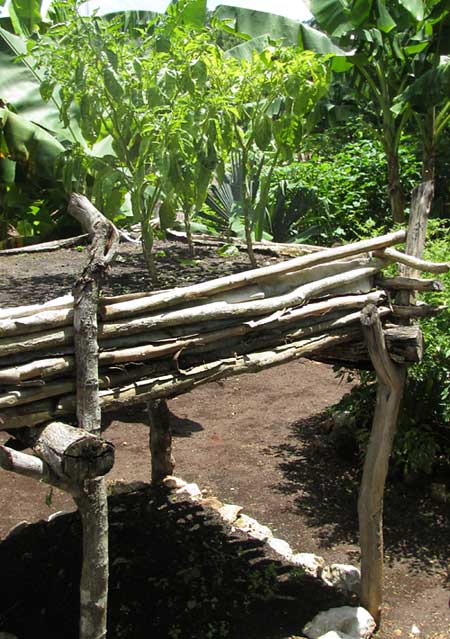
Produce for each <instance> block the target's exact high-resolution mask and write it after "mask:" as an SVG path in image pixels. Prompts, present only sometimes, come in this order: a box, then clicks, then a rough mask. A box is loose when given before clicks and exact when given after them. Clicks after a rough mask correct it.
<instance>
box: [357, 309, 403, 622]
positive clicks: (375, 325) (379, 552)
mask: <svg viewBox="0 0 450 639" xmlns="http://www.w3.org/2000/svg"><path fill="white" fill-rule="evenodd" d="M361 324H362V328H363V333H364V336H365V339H366V343H367V348H368V350H369V354H370V357H371V360H372V362H373V366H374V368H375V371H376V374H377V380H378V386H377V401H376V406H375V414H374V418H373V425H372V431H371V434H370V439H369V444H368V447H367V452H366V458H365V461H364V468H363V476H362V481H361V486H360V491H359V498H358V518H359V534H360V546H361V605H362V606H364V607H365V608H366V609H367V610H368V611H369V612H370V613H371V615H372V616H373V618H374V619H375V621H376V623H377V625H379V623H380V619H381V605H382V597H383V495H384V486H385V482H386V476H387V471H388V464H389V458H390V455H391V450H392V442H393V439H394V434H395V430H396V426H397V417H398V413H399V409H400V402H401V399H402V396H403V389H404V384H405V369H404V368H403V367H400V366H396V365H395V364H394V363H393V362H392V360H391V359H390V357H389V354H388V352H387V348H386V343H385V340H384V336H383V330H382V326H381V322H380V318H379V316H378V312H377V309H376V307H375V306H372V305H371V306H368V307H366V309H364V311H363V315H362V318H361Z"/></svg>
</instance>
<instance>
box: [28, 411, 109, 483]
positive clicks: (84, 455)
mask: <svg viewBox="0 0 450 639" xmlns="http://www.w3.org/2000/svg"><path fill="white" fill-rule="evenodd" d="M27 433H28V437H27V439H28V442H27V443H29V444H30V445H31V447H32V448H33V450H34V452H35V453H36V455H37V456H38V457H40V458H41V459H42V460H43V461H44V462H45V463H46V464H48V466H50V468H51V469H52V471H53V472H54V473H55V475H57V476H58V477H60V478H62V479H63V480H65V481H66V483H70V482H73V483H75V484H77V485H78V484H80V482H83V481H84V480H85V479H93V478H95V477H100V476H102V475H106V473H108V472H109V471H110V470H111V468H112V467H113V464H114V446H113V445H112V444H110V443H109V442H106V441H105V440H103V439H101V437H97V436H95V435H93V434H91V433H88V432H87V431H84V430H82V429H81V428H74V427H73V426H69V425H68V424H64V423H62V422H51V423H50V424H47V425H46V426H44V427H43V428H39V429H28V430H27ZM22 436H23V435H22Z"/></svg>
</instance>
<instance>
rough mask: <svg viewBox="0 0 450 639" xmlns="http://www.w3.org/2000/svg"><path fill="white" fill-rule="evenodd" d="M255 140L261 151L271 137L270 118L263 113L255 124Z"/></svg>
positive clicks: (267, 144)
mask: <svg viewBox="0 0 450 639" xmlns="http://www.w3.org/2000/svg"><path fill="white" fill-rule="evenodd" d="M254 136H255V142H256V145H257V147H258V148H259V149H260V150H261V151H265V150H266V149H267V147H268V146H269V144H270V141H271V139H272V119H271V118H269V117H268V116H267V115H263V116H262V117H261V118H260V119H259V120H258V121H257V122H256V125H255V131H254Z"/></svg>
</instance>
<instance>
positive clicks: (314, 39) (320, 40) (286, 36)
mask: <svg viewBox="0 0 450 639" xmlns="http://www.w3.org/2000/svg"><path fill="white" fill-rule="evenodd" d="M215 14H216V15H217V16H218V18H219V19H220V20H233V21H234V25H235V30H236V31H237V32H239V33H246V34H247V35H249V36H252V37H253V38H257V37H260V36H264V35H269V36H270V37H271V38H272V39H273V40H281V41H282V42H283V44H286V45H294V46H299V47H301V48H302V49H309V50H311V51H315V52H316V53H335V54H337V55H346V52H345V51H343V50H342V49H340V48H339V47H338V46H336V45H335V44H334V43H333V42H332V40H331V39H330V38H329V37H328V36H327V35H326V34H325V33H321V32H320V31H318V30H317V29H313V28H312V27H309V26H307V25H305V24H301V23H300V22H298V21H297V20H290V19H289V18H285V17H284V16H278V15H275V14H272V13H264V12H262V11H252V10H250V9H242V8H240V7H231V6H224V5H222V6H219V7H217V9H216V10H215Z"/></svg>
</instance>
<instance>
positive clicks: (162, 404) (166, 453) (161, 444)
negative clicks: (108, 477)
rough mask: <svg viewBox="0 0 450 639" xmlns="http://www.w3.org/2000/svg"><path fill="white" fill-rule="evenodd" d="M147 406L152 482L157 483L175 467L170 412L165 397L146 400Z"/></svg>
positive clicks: (170, 473)
mask: <svg viewBox="0 0 450 639" xmlns="http://www.w3.org/2000/svg"><path fill="white" fill-rule="evenodd" d="M147 408H148V416H149V420H150V453H151V459H152V482H153V483H154V484H158V483H161V482H162V480H163V479H164V477H167V475H172V474H173V470H174V468H175V460H174V458H173V455H172V433H171V430H170V413H169V408H168V406H167V402H166V400H165V399H156V400H150V401H148V402H147Z"/></svg>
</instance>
